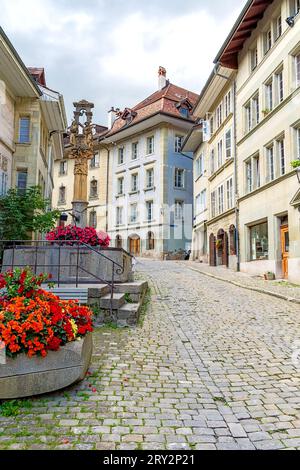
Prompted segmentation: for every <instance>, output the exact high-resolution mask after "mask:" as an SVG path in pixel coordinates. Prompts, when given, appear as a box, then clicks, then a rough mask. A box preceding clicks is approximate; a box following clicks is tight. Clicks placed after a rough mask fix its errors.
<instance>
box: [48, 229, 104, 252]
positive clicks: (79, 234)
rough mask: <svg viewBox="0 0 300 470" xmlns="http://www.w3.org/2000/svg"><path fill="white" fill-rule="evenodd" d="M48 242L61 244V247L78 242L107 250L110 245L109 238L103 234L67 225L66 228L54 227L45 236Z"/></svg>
mask: <svg viewBox="0 0 300 470" xmlns="http://www.w3.org/2000/svg"><path fill="white" fill-rule="evenodd" d="M46 238H47V240H48V241H50V242H53V243H55V242H56V241H60V242H63V243H61V244H62V245H69V246H72V245H76V243H77V242H78V241H79V242H81V243H85V244H87V245H90V246H100V247H102V248H108V247H109V244H110V237H109V236H108V235H107V233H105V232H98V233H97V231H96V230H95V229H94V228H93V227H85V228H80V227H75V226H74V225H67V226H66V227H56V229H54V230H52V231H51V232H49V233H48V234H47V235H46Z"/></svg>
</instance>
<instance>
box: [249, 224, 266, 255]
mask: <svg viewBox="0 0 300 470" xmlns="http://www.w3.org/2000/svg"><path fill="white" fill-rule="evenodd" d="M268 256H269V243H268V223H267V222H264V223H262V224H259V225H254V226H253V227H250V260H251V261H256V260H265V259H268Z"/></svg>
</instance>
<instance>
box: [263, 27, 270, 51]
mask: <svg viewBox="0 0 300 470" xmlns="http://www.w3.org/2000/svg"><path fill="white" fill-rule="evenodd" d="M271 47H272V29H271V27H270V29H268V31H266V32H265V34H264V53H265V54H267V53H268V52H269V50H270V49H271Z"/></svg>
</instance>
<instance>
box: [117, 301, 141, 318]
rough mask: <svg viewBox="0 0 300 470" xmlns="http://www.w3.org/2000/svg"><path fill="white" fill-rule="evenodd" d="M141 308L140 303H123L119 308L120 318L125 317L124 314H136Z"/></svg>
mask: <svg viewBox="0 0 300 470" xmlns="http://www.w3.org/2000/svg"><path fill="white" fill-rule="evenodd" d="M140 309H141V304H140V303H125V304H124V305H123V306H122V307H121V308H119V314H121V316H122V318H125V316H126V315H128V316H131V315H132V314H136V313H138V312H139V310H140Z"/></svg>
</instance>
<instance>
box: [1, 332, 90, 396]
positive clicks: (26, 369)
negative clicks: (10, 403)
mask: <svg viewBox="0 0 300 470" xmlns="http://www.w3.org/2000/svg"><path fill="white" fill-rule="evenodd" d="M92 349H93V340H92V334H91V333H88V334H87V335H86V336H85V337H84V338H81V339H79V340H77V341H73V342H70V343H68V344H66V345H65V346H62V347H61V348H60V349H59V350H58V351H49V353H48V355H47V356H46V357H44V358H43V357H39V356H36V357H32V358H29V357H28V356H27V355H26V354H20V355H18V356H17V357H15V358H7V360H6V364H2V365H1V364H0V399H1V400H3V399H15V398H24V397H30V396H34V395H41V394H44V393H49V392H54V391H56V390H61V389H63V388H66V387H68V386H70V385H72V384H75V383H77V382H80V381H81V380H83V379H84V377H85V375H86V372H87V370H88V368H89V365H90V361H91V356H92Z"/></svg>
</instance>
